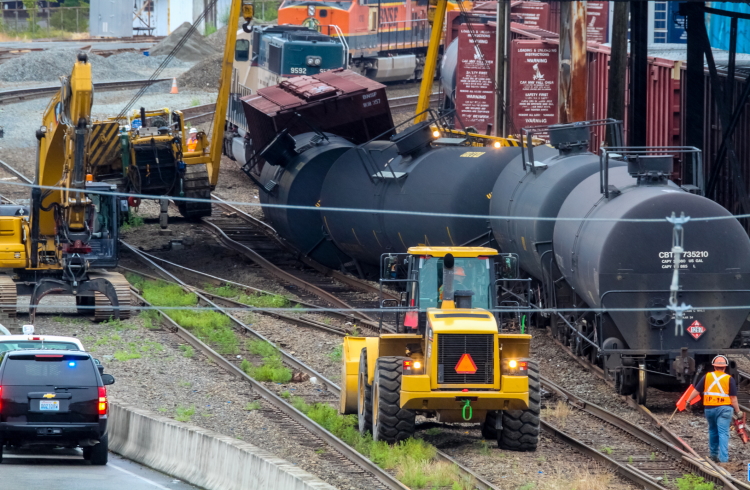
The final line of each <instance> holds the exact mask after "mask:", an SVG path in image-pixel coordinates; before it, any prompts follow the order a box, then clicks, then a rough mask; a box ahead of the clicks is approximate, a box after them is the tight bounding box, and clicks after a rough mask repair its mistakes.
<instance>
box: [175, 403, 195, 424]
mask: <svg viewBox="0 0 750 490" xmlns="http://www.w3.org/2000/svg"><path fill="white" fill-rule="evenodd" d="M175 412H176V415H175V417H174V418H175V420H177V421H178V422H190V419H192V418H193V415H195V405H190V406H189V407H184V406H182V405H179V406H178V407H177V408H176V409H175Z"/></svg>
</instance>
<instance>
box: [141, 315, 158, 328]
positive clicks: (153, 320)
mask: <svg viewBox="0 0 750 490" xmlns="http://www.w3.org/2000/svg"><path fill="white" fill-rule="evenodd" d="M139 316H140V317H141V320H142V321H143V326H144V327H146V328H148V329H150V330H156V329H158V328H159V327H160V325H159V312H158V311H156V310H143V311H141V314H140V315H139Z"/></svg>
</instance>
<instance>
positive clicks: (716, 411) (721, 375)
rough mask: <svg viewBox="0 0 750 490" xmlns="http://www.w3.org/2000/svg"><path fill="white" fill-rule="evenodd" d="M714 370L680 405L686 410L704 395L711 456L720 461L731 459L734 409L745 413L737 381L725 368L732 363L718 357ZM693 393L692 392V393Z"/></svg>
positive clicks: (715, 359)
mask: <svg viewBox="0 0 750 490" xmlns="http://www.w3.org/2000/svg"><path fill="white" fill-rule="evenodd" d="M712 364H713V366H714V371H713V372H710V373H707V374H706V375H705V376H703V377H702V378H701V379H700V381H698V383H697V384H696V385H695V387H691V388H692V391H691V390H688V392H687V393H686V394H685V395H687V397H686V396H685V395H683V396H682V397H681V398H680V400H679V401H678V402H677V408H678V409H679V410H684V409H685V406H686V404H691V405H692V404H693V403H695V402H694V401H693V400H696V401H697V397H698V396H700V395H701V394H702V395H703V406H704V407H705V415H706V420H708V448H709V451H710V453H711V459H712V460H714V461H717V462H720V463H727V462H729V426H730V425H731V423H732V411H733V410H732V409H734V413H735V414H737V416H738V417H739V416H740V415H741V414H742V412H741V411H740V406H739V404H738V403H737V382H736V381H735V379H734V378H733V377H732V376H730V375H728V374H727V373H726V372H725V371H726V369H727V366H728V365H729V362H728V360H727V358H726V357H724V356H716V357H714V360H713V362H712ZM688 393H689V394H688Z"/></svg>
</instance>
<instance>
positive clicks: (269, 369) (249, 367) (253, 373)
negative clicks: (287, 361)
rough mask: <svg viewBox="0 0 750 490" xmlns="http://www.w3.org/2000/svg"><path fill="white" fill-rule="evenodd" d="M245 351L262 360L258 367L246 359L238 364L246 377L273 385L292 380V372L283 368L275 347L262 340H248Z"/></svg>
mask: <svg viewBox="0 0 750 490" xmlns="http://www.w3.org/2000/svg"><path fill="white" fill-rule="evenodd" d="M247 350H249V351H250V353H251V354H255V355H256V356H260V357H261V358H262V359H263V363H262V364H261V365H260V366H255V365H253V364H252V363H251V362H249V361H248V360H247V359H244V360H243V361H242V363H240V369H242V370H243V371H245V373H247V375H248V376H250V377H251V378H254V379H256V380H258V381H272V382H274V383H288V382H290V381H291V380H292V370H291V369H289V368H288V367H286V366H284V363H283V362H282V360H281V354H280V353H279V350H278V349H277V348H276V347H274V346H273V345H271V344H269V343H268V342H264V341H262V340H250V341H248V343H247Z"/></svg>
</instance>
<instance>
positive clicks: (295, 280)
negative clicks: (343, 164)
mask: <svg viewBox="0 0 750 490" xmlns="http://www.w3.org/2000/svg"><path fill="white" fill-rule="evenodd" d="M212 198H213V199H214V201H215V205H214V206H213V213H214V214H213V215H212V216H211V217H210V218H203V223H204V226H205V227H206V228H207V230H208V231H209V232H211V233H212V234H213V235H214V236H215V237H216V238H217V239H218V240H219V241H220V242H221V243H222V244H223V245H224V246H226V247H228V248H230V249H232V250H234V251H235V252H238V253H240V254H242V255H244V256H245V257H247V258H248V259H250V260H251V261H253V262H254V263H256V264H257V265H259V266H260V267H262V268H263V269H264V270H265V271H266V272H268V273H269V274H271V275H272V276H273V277H275V278H276V279H280V280H282V281H284V282H286V283H288V284H290V285H291V286H294V287H295V288H296V289H295V290H294V291H293V292H294V293H295V294H297V295H298V296H300V297H303V296H304V294H305V293H307V294H308V295H311V296H310V297H308V299H307V301H308V302H312V301H313V300H314V298H317V299H319V300H322V301H324V302H325V303H327V304H330V305H334V306H337V307H339V308H345V309H352V306H350V304H351V305H353V306H354V307H355V308H354V309H352V313H351V315H352V316H353V317H354V318H356V319H357V321H358V324H361V325H363V326H365V327H367V328H370V329H374V330H378V328H379V324H378V322H376V321H375V320H374V319H373V318H372V317H370V316H369V315H367V314H365V313H361V312H358V311H356V308H363V307H364V308H377V306H378V303H377V301H374V300H363V299H362V298H360V297H359V295H358V294H357V293H356V292H355V291H348V290H346V289H344V288H342V287H341V286H340V285H338V284H337V283H336V281H337V282H339V283H343V284H345V285H347V286H350V287H351V288H353V289H355V290H357V291H361V292H365V293H370V294H371V295H375V294H377V295H378V297H379V294H380V289H379V288H378V287H376V286H374V285H372V284H369V283H367V282H366V281H363V280H360V279H357V278H355V277H353V276H350V275H347V274H344V273H341V272H339V271H335V270H333V269H329V268H327V267H324V266H322V265H320V264H318V263H317V262H315V261H313V260H312V259H310V258H309V257H305V256H304V255H303V254H301V253H300V252H298V251H297V250H296V249H294V248H292V247H291V246H290V245H288V244H287V243H286V242H285V241H284V240H282V239H281V238H279V237H278V235H277V234H276V232H275V230H274V229H273V228H272V227H270V226H269V225H268V224H266V223H264V222H263V221H261V220H259V219H257V218H255V217H253V216H251V215H249V214H248V213H245V212H244V211H242V210H240V209H238V208H237V207H235V206H232V205H230V204H228V203H226V202H225V201H223V200H222V199H220V198H219V197H217V196H215V195H213V196H212ZM222 210H223V211H226V213H225V212H222ZM300 262H301V263H303V264H304V265H305V266H307V268H304V269H300V268H299V267H298V265H299V263H300ZM334 292H335V293H337V294H334ZM339 296H343V297H344V298H345V299H343V300H342V299H341V298H340V297H339ZM383 296H384V298H388V299H397V296H396V295H394V294H393V293H390V292H384V295H383ZM385 329H386V330H392V329H391V328H388V327H386V328H385Z"/></svg>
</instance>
